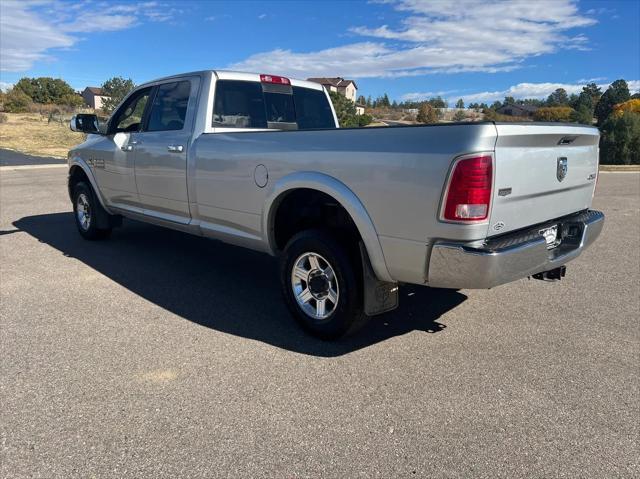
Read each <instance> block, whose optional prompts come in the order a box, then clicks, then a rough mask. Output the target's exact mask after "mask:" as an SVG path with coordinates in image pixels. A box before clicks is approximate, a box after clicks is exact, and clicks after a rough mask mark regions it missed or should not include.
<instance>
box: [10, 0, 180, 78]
mask: <svg viewBox="0 0 640 479" xmlns="http://www.w3.org/2000/svg"><path fill="white" fill-rule="evenodd" d="M180 12H181V10H178V9H175V8H167V7H166V6H165V5H163V4H159V3H157V2H144V3H122V4H113V3H110V4H106V3H102V2H101V3H95V2H93V1H91V0H84V1H79V2H77V3H74V4H68V3H61V2H59V1H57V0H40V1H33V2H24V1H12V0H3V2H2V15H0V69H1V70H2V71H16V72H17V71H25V70H28V69H29V68H31V66H32V65H33V64H34V63H35V62H38V61H43V60H49V61H50V60H53V57H52V56H51V54H50V50H54V49H59V48H69V47H71V46H73V45H74V44H75V43H76V42H78V41H79V38H78V37H77V36H76V35H75V34H76V33H83V32H106V31H116V30H123V29H126V28H131V27H133V26H135V25H138V24H139V23H141V22H142V21H145V20H146V21H153V22H164V21H168V20H171V19H173V18H174V17H175V15H176V14H178V13H180Z"/></svg>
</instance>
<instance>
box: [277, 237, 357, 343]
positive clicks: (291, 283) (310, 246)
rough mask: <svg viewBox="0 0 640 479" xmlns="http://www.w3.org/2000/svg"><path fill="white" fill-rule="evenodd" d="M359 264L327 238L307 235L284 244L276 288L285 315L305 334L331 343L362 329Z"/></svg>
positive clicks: (341, 245)
mask: <svg viewBox="0 0 640 479" xmlns="http://www.w3.org/2000/svg"><path fill="white" fill-rule="evenodd" d="M359 268H360V260H359V257H358V256H357V255H354V254H350V253H349V248H348V247H347V246H346V245H343V244H341V243H340V242H338V241H336V239H335V238H334V237H333V236H331V235H330V234H329V233H328V232H326V231H322V230H306V231H303V232H301V233H298V234H297V235H295V236H294V237H293V238H291V240H290V241H289V242H288V243H287V246H286V247H285V250H284V254H283V256H282V259H281V278H280V282H281V287H282V292H283V294H284V297H285V301H286V303H287V306H288V307H289V310H290V311H291V313H292V314H293V316H294V317H295V318H296V320H297V321H298V322H299V323H300V324H301V325H302V326H303V327H304V329H306V330H307V331H308V332H310V333H311V334H313V335H314V336H317V337H319V338H322V339H336V338H338V337H340V336H344V335H346V334H348V333H351V332H353V331H355V330H356V329H358V327H359V326H361V325H362V324H363V323H364V320H365V319H366V316H365V315H364V313H363V300H362V286H361V284H362V281H361V279H360V274H359Z"/></svg>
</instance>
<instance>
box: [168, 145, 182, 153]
mask: <svg viewBox="0 0 640 479" xmlns="http://www.w3.org/2000/svg"><path fill="white" fill-rule="evenodd" d="M167 150H169V151H170V152H171V153H182V152H183V151H184V146H182V145H169V146H167Z"/></svg>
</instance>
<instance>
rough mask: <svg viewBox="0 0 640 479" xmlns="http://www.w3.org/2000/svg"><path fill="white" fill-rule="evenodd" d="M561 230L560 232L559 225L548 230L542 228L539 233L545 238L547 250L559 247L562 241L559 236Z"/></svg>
mask: <svg viewBox="0 0 640 479" xmlns="http://www.w3.org/2000/svg"><path fill="white" fill-rule="evenodd" d="M559 230H560V226H559V225H553V226H549V227H547V228H542V229H541V230H539V231H538V233H540V235H542V236H543V237H544V240H545V241H546V243H547V249H553V248H555V247H557V246H558V245H559V244H560V242H561V241H562V239H561V235H560V234H559V233H560V231H559Z"/></svg>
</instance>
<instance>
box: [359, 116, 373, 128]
mask: <svg viewBox="0 0 640 479" xmlns="http://www.w3.org/2000/svg"><path fill="white" fill-rule="evenodd" d="M372 121H373V117H372V116H371V115H367V114H366V113H363V114H362V115H358V126H367V125H368V124H369V123H371V122H372Z"/></svg>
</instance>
